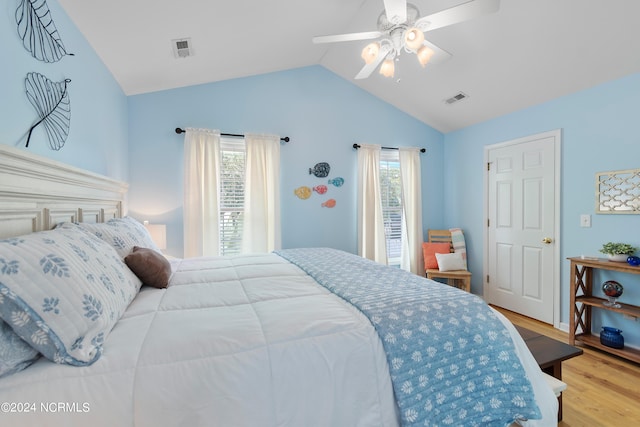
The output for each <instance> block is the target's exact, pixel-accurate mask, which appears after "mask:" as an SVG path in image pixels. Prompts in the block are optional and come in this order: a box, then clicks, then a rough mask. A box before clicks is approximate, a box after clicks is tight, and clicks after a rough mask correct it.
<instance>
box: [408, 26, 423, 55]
mask: <svg viewBox="0 0 640 427" xmlns="http://www.w3.org/2000/svg"><path fill="white" fill-rule="evenodd" d="M422 42H424V33H423V32H422V31H420V30H419V29H417V28H409V29H408V30H407V31H405V33H404V44H405V46H407V47H408V48H409V49H411V50H418V49H419V48H420V46H422Z"/></svg>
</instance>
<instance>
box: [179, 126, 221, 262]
mask: <svg viewBox="0 0 640 427" xmlns="http://www.w3.org/2000/svg"><path fill="white" fill-rule="evenodd" d="M219 165H220V132H219V131H212V130H208V129H190V128H187V129H186V134H185V137H184V212H183V215H184V257H185V258H188V257H196V256H214V255H218V254H219V250H220V249H219V248H220V231H219V225H218V223H219V212H218V199H219V191H220V190H219V189H218V181H219V176H218V174H219V172H218V171H219V169H220V168H219Z"/></svg>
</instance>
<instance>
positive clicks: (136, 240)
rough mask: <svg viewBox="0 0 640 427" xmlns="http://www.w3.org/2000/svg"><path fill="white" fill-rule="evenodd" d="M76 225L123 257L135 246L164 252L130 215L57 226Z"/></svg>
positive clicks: (142, 226)
mask: <svg viewBox="0 0 640 427" xmlns="http://www.w3.org/2000/svg"><path fill="white" fill-rule="evenodd" d="M74 227H79V228H81V229H83V230H85V231H87V232H89V233H91V234H93V235H95V236H96V237H99V238H100V239H102V240H104V241H105V242H107V243H108V244H110V245H111V246H112V247H113V248H114V249H115V250H116V252H117V253H118V255H120V258H122V259H124V257H126V256H127V255H129V254H130V253H131V251H132V250H133V247H134V246H138V247H140V248H149V249H153V250H154V251H156V252H158V253H162V252H161V251H160V249H159V248H158V246H157V245H156V244H155V243H154V242H153V239H152V238H151V235H150V234H149V231H148V230H147V229H146V228H145V226H144V225H142V224H141V223H140V222H139V221H136V220H135V219H133V218H131V217H129V216H125V217H124V218H113V219H110V220H109V221H107V222H105V223H88V222H81V223H69V222H66V223H63V224H60V225H59V226H58V227H57V228H74Z"/></svg>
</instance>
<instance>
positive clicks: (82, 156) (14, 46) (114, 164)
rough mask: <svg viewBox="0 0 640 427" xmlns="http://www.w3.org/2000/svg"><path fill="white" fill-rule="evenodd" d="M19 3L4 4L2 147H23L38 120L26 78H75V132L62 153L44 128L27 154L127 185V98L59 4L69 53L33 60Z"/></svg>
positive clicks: (0, 14)
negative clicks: (20, 21)
mask: <svg viewBox="0 0 640 427" xmlns="http://www.w3.org/2000/svg"><path fill="white" fill-rule="evenodd" d="M18 4H19V2H18V1H3V2H1V5H0V51H1V52H2V66H0V144H5V145H11V146H15V147H21V148H24V147H25V142H26V136H27V135H26V133H27V131H28V130H29V128H30V127H31V126H32V125H33V124H34V123H35V122H36V121H38V117H37V114H36V111H35V109H34V107H33V106H32V105H31V103H30V102H29V100H28V99H27V97H26V94H25V87H24V79H25V77H26V75H27V73H29V72H38V73H40V74H43V75H45V76H46V77H47V78H48V79H49V80H51V81H55V82H59V81H62V80H64V79H67V78H68V79H71V83H70V84H69V96H70V101H71V127H70V131H69V136H68V138H67V140H66V143H65V145H64V146H63V147H62V148H61V149H60V150H59V151H53V150H51V149H50V148H49V143H48V139H47V137H46V134H45V132H44V129H43V127H42V125H40V126H39V127H38V128H36V129H35V130H34V132H33V134H32V137H31V141H30V143H29V148H28V149H27V150H29V151H31V152H33V153H36V154H39V155H42V156H45V157H49V158H51V159H54V160H58V161H61V162H64V163H68V164H70V165H73V166H76V167H80V168H83V169H87V170H90V171H93V172H96V173H100V174H103V175H107V176H109V177H111V178H115V179H119V180H123V181H128V172H129V163H128V148H127V126H128V120H127V99H126V97H125V95H124V93H123V92H122V90H121V89H120V86H119V85H118V84H117V83H116V81H115V80H114V78H113V77H112V75H111V73H110V72H109V71H108V69H107V68H106V67H105V66H104V64H103V63H102V61H101V60H100V59H99V58H98V56H97V55H96V53H95V51H94V50H93V48H92V47H91V46H90V45H89V44H88V43H87V41H86V39H85V38H84V36H82V34H81V33H80V32H79V30H78V29H77V27H76V26H75V24H73V23H72V22H71V20H70V19H69V17H68V16H67V15H66V13H65V12H64V10H63V9H62V8H61V7H60V5H59V4H58V1H57V0H48V1H47V4H48V5H49V10H50V12H51V16H52V18H53V20H54V23H55V26H56V28H57V29H58V33H59V34H60V37H61V38H62V41H63V44H64V46H65V47H66V49H67V52H71V53H74V54H75V56H65V57H64V58H62V59H61V60H60V61H58V62H54V63H44V62H41V61H38V60H37V59H35V58H33V57H32V56H31V53H29V52H28V51H27V50H26V49H25V48H24V47H23V46H22V40H21V39H20V37H19V36H18V31H17V24H16V18H15V12H16V8H17V6H18Z"/></svg>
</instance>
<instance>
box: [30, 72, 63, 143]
mask: <svg viewBox="0 0 640 427" xmlns="http://www.w3.org/2000/svg"><path fill="white" fill-rule="evenodd" d="M69 82H71V80H70V79H65V80H63V81H61V82H52V81H51V80H49V79H48V78H46V77H45V76H43V75H42V74H39V73H29V74H27V77H26V78H25V79H24V85H25V89H26V91H27V98H29V101H30V102H31V104H32V105H33V106H34V108H35V109H36V111H37V112H38V117H39V118H40V120H38V121H37V122H36V123H35V124H34V125H33V126H31V128H30V129H29V136H28V137H27V145H26V146H27V147H28V146H29V140H30V139H31V132H33V129H35V127H36V126H38V125H39V124H40V123H43V124H44V128H45V130H46V132H47V137H48V138H49V146H50V147H51V149H52V150H56V151H57V150H60V149H61V148H62V146H63V145H64V143H65V141H66V140H67V136H68V135H69V126H70V125H71V103H70V101H69V92H67V84H69Z"/></svg>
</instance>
